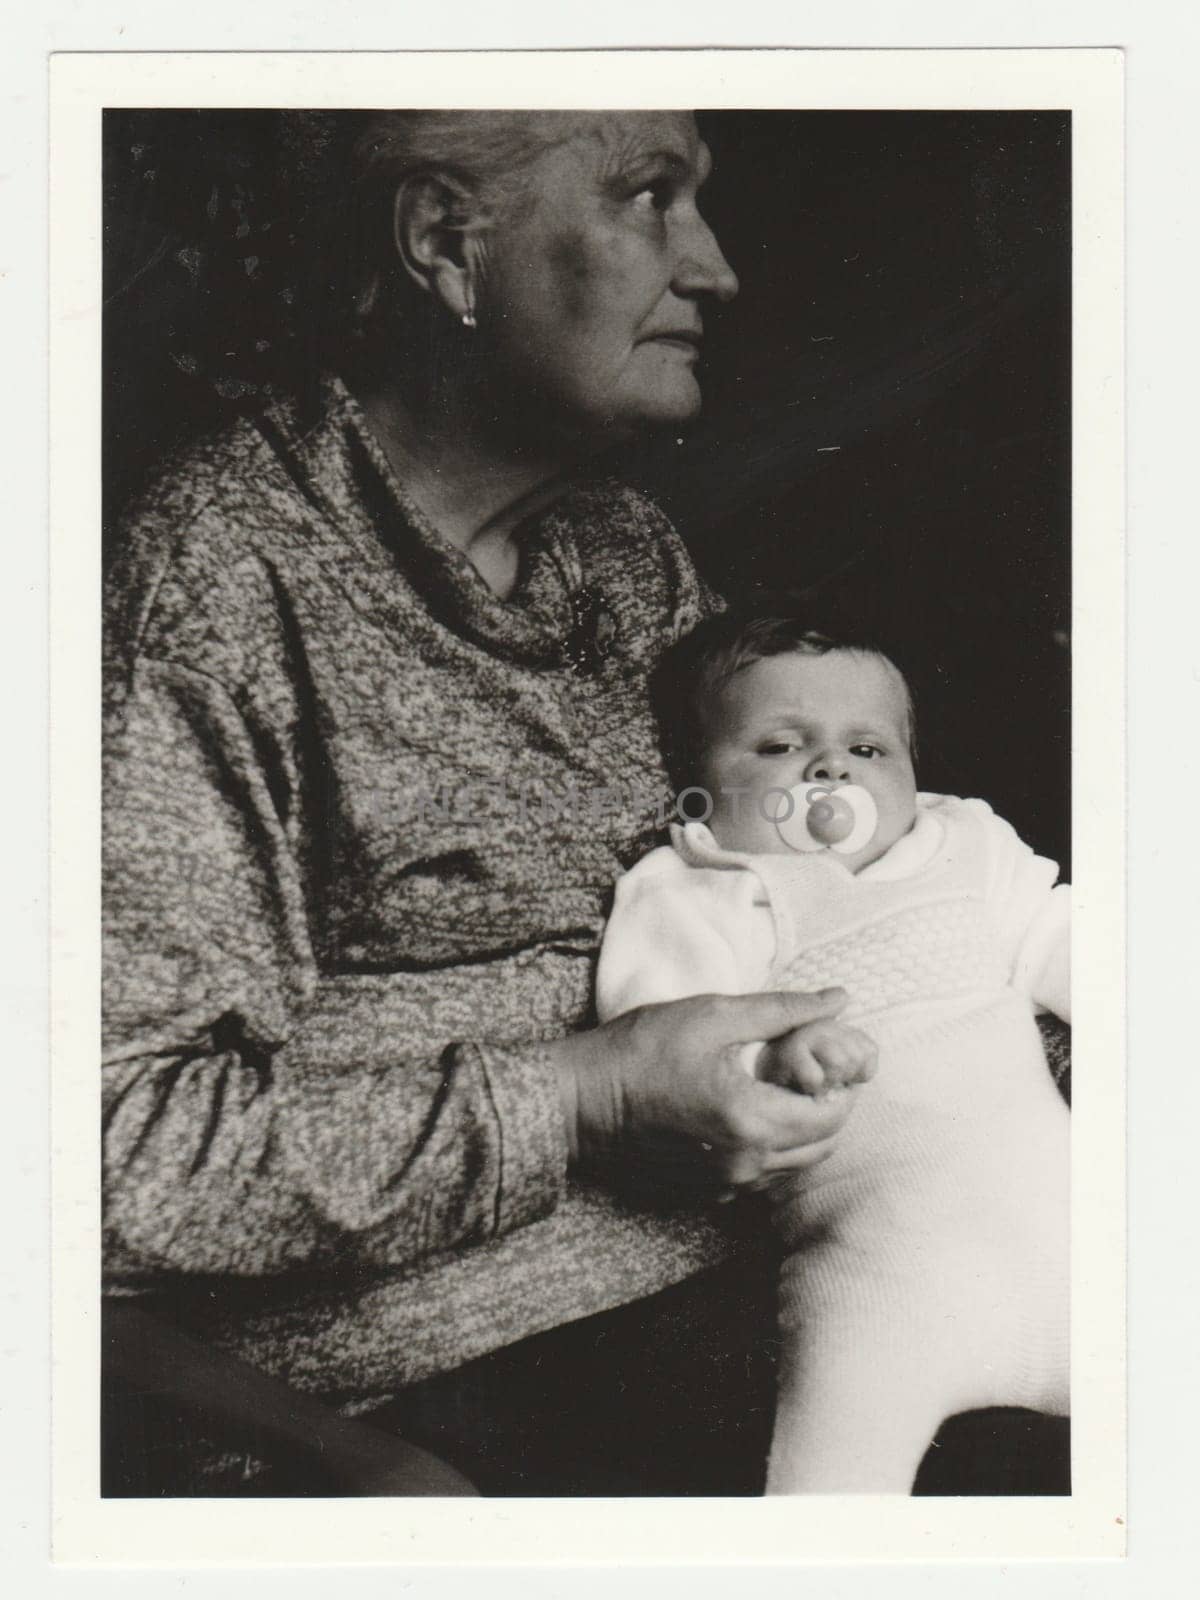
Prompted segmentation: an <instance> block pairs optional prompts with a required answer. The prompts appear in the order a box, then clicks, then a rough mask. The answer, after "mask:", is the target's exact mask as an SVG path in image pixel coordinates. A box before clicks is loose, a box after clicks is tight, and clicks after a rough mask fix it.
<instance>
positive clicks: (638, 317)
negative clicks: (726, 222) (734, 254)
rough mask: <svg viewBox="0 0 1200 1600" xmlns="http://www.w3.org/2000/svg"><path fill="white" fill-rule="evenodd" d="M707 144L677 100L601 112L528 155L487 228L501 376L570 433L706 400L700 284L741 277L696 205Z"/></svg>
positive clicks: (487, 305)
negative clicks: (514, 194)
mask: <svg viewBox="0 0 1200 1600" xmlns="http://www.w3.org/2000/svg"><path fill="white" fill-rule="evenodd" d="M709 165H710V161H709V155H708V151H707V149H706V148H705V147H704V145H702V144H701V143H700V139H699V136H698V134H697V132H696V126H695V122H694V121H693V119H692V117H691V116H690V115H688V114H686V113H683V112H630V113H596V114H595V115H591V116H584V117H580V119H579V122H578V125H577V126H576V127H575V128H574V130H573V132H572V134H571V136H570V137H568V138H567V139H566V140H565V141H563V142H562V143H559V144H556V145H554V146H552V147H551V148H550V149H548V150H547V151H545V152H543V154H542V155H540V156H539V157H538V158H537V159H536V160H535V161H534V162H533V164H532V166H531V167H530V168H529V170H528V172H527V174H526V175H525V176H526V177H527V184H526V186H525V188H524V190H523V193H522V196H521V198H520V199H519V200H517V201H516V202H515V203H514V204H513V205H512V206H510V208H509V210H508V211H507V213H506V214H505V215H504V216H502V217H501V218H500V219H498V221H497V222H496V224H495V225H494V226H493V228H492V229H491V231H490V232H489V233H488V235H487V241H486V246H485V249H486V256H485V263H484V270H485V278H484V283H483V287H482V292H481V295H480V300H479V319H480V330H479V331H480V335H481V336H482V337H484V338H486V339H488V340H489V341H490V342H491V344H492V347H493V350H494V352H495V355H496V357H497V360H498V363H499V366H500V368H501V376H502V378H503V380H505V382H506V384H513V383H515V385H516V387H517V389H518V390H519V391H523V392H524V393H525V394H526V395H527V396H528V397H529V398H531V399H535V400H536V401H537V402H538V405H537V410H538V412H540V413H541V414H542V416H543V417H545V416H549V418H551V419H552V420H553V421H556V422H558V423H560V424H562V425H565V426H566V427H567V428H569V429H570V430H571V431H572V432H576V431H581V430H582V431H584V432H592V431H595V430H599V429H610V428H612V427H613V426H614V425H615V426H616V427H617V428H619V429H622V430H625V429H629V428H634V427H637V426H640V425H645V424H655V423H679V422H685V421H687V420H688V419H689V418H690V417H693V416H694V415H695V414H696V412H697V411H698V410H699V408H700V389H699V385H698V384H697V381H696V365H697V362H698V360H699V358H700V347H701V340H702V337H703V332H704V320H703V310H704V303H705V301H706V299H707V298H708V297H710V296H711V297H715V298H716V299H718V300H722V301H725V300H730V299H732V298H733V296H734V295H735V294H736V293H737V279H736V278H735V277H734V275H733V272H732V270H731V268H730V266H729V263H728V262H727V261H726V260H725V257H724V256H723V255H722V254H721V250H720V247H719V246H718V244H717V241H716V239H715V238H714V237H713V235H712V232H711V231H710V229H709V227H708V224H707V223H706V222H705V221H704V219H703V217H702V216H701V215H700V212H699V211H698V210H697V207H696V196H697V192H698V190H699V188H700V186H701V184H702V183H703V182H704V180H705V178H706V177H707V175H708V168H709Z"/></svg>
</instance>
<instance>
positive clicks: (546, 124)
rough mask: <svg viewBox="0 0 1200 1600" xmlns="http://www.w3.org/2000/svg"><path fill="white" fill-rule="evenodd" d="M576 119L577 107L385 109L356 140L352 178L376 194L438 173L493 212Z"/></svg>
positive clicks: (512, 196)
mask: <svg viewBox="0 0 1200 1600" xmlns="http://www.w3.org/2000/svg"><path fill="white" fill-rule="evenodd" d="M579 123H580V118H579V114H578V113H577V112H574V111H383V112H380V113H378V114H377V115H376V116H374V117H373V118H372V119H371V121H370V122H369V123H368V124H367V126H366V128H365V129H364V130H363V132H362V134H361V135H360V137H359V139H358V140H357V142H356V144H355V147H354V153H353V165H354V171H355V179H356V183H357V185H358V186H360V187H362V188H365V189H368V190H370V191H372V192H373V193H374V194H375V195H376V196H377V195H378V192H379V190H380V189H382V188H385V187H390V188H392V189H393V190H394V189H395V188H396V187H397V186H398V185H399V184H401V183H402V182H404V180H405V179H407V178H412V177H416V176H418V175H420V174H422V173H429V174H434V173H437V174H440V175H441V176H442V177H444V178H446V179H447V180H449V181H452V182H455V183H457V184H459V185H461V186H462V188H463V190H464V191H465V192H467V193H469V194H470V195H471V196H472V197H473V198H474V199H475V200H477V201H478V202H480V203H482V205H483V206H484V207H485V208H486V209H487V210H488V211H490V212H493V213H494V212H495V211H498V210H499V209H501V208H503V207H504V206H505V205H507V204H510V203H511V202H512V201H513V200H514V199H515V198H516V197H517V196H518V195H519V194H520V192H521V189H522V185H523V178H524V174H525V171H526V169H527V168H528V167H529V166H530V164H531V163H532V162H533V161H535V160H536V159H537V157H538V156H540V155H541V154H542V153H543V152H544V151H546V150H548V149H550V148H551V147H552V146H554V145H556V144H561V143H562V142H563V141H564V140H565V139H569V138H570V137H571V136H572V135H573V134H574V133H575V132H577V131H578V128H579Z"/></svg>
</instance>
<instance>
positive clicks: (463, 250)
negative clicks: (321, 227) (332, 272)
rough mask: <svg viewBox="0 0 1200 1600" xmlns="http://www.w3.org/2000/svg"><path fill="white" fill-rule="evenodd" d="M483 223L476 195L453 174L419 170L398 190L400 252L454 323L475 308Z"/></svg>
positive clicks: (395, 226) (395, 221) (395, 217)
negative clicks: (478, 238)
mask: <svg viewBox="0 0 1200 1600" xmlns="http://www.w3.org/2000/svg"><path fill="white" fill-rule="evenodd" d="M481 226H482V219H481V218H480V216H479V214H478V202H477V200H476V197H475V196H474V195H473V194H472V193H471V192H470V191H469V190H468V189H467V188H466V187H465V186H463V185H462V184H460V183H458V182H457V181H456V180H455V179H453V178H450V177H446V176H443V175H442V174H439V173H418V174H414V176H412V177H411V178H407V179H405V181H404V182H403V183H401V185H400V187H399V188H398V189H397V190H396V196H395V201H394V205H393V210H392V236H393V241H394V243H395V247H396V253H397V254H398V255H399V257H400V260H401V262H402V263H403V265H404V270H405V271H406V272H407V273H408V275H409V277H410V278H411V279H412V280H413V282H414V283H416V284H417V285H418V287H419V288H421V289H424V290H425V292H426V293H427V294H431V295H433V296H434V297H435V298H436V299H437V300H439V301H440V302H441V303H442V305H444V306H445V308H446V310H447V311H449V312H450V314H451V316H452V317H453V318H454V319H455V321H456V322H459V321H461V320H462V319H463V317H464V316H468V315H471V314H473V312H474V307H475V293H474V281H475V276H476V263H475V256H476V254H477V249H476V246H477V235H478V234H479V232H480V229H481Z"/></svg>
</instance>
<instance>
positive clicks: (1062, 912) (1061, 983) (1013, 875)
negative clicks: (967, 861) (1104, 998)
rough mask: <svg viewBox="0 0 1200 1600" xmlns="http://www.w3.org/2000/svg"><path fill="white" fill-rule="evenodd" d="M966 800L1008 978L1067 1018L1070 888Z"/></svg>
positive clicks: (1005, 826)
mask: <svg viewBox="0 0 1200 1600" xmlns="http://www.w3.org/2000/svg"><path fill="white" fill-rule="evenodd" d="M968 804H969V805H971V807H972V808H973V809H975V810H976V812H977V814H978V815H979V816H980V817H981V818H982V819H983V821H984V823H985V826H986V829H987V841H988V899H989V903H990V904H991V906H992V909H993V912H994V914H995V917H996V923H997V927H998V929H999V933H1000V939H1001V945H1002V948H1003V949H1004V952H1005V955H1006V958H1007V960H1008V962H1009V974H1010V977H1009V981H1010V982H1011V983H1012V985H1013V987H1014V988H1015V989H1019V990H1020V991H1021V993H1022V994H1027V995H1028V996H1029V998H1030V999H1031V1000H1032V1001H1033V1003H1034V1005H1036V1006H1039V1007H1041V1008H1042V1009H1043V1010H1046V1011H1052V1012H1053V1013H1054V1014H1055V1016H1057V1017H1061V1018H1062V1020H1063V1021H1064V1022H1070V1020H1071V889H1070V885H1069V884H1065V883H1058V882H1057V879H1058V867H1057V865H1056V864H1055V863H1054V862H1053V861H1049V860H1047V859H1046V857H1044V856H1039V855H1036V854H1035V853H1034V851H1033V850H1031V849H1030V847H1029V846H1028V845H1027V844H1026V843H1025V842H1024V841H1023V840H1022V839H1021V838H1020V836H1019V835H1018V834H1017V832H1016V830H1015V829H1014V828H1013V827H1011V825H1010V824H1009V823H1007V822H1005V821H1004V819H1003V818H1002V817H998V816H996V814H995V813H994V812H993V811H992V810H991V809H990V807H988V806H986V805H985V804H984V802H983V801H970V802H968Z"/></svg>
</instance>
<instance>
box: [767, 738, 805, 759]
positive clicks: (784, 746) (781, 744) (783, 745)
mask: <svg viewBox="0 0 1200 1600" xmlns="http://www.w3.org/2000/svg"><path fill="white" fill-rule="evenodd" d="M799 748H800V746H799V745H798V744H796V743H795V742H794V741H791V740H788V739H769V740H768V741H767V743H766V744H760V745H759V747H758V753H759V755H760V756H786V755H791V753H792V751H793V750H798V749H799Z"/></svg>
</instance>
